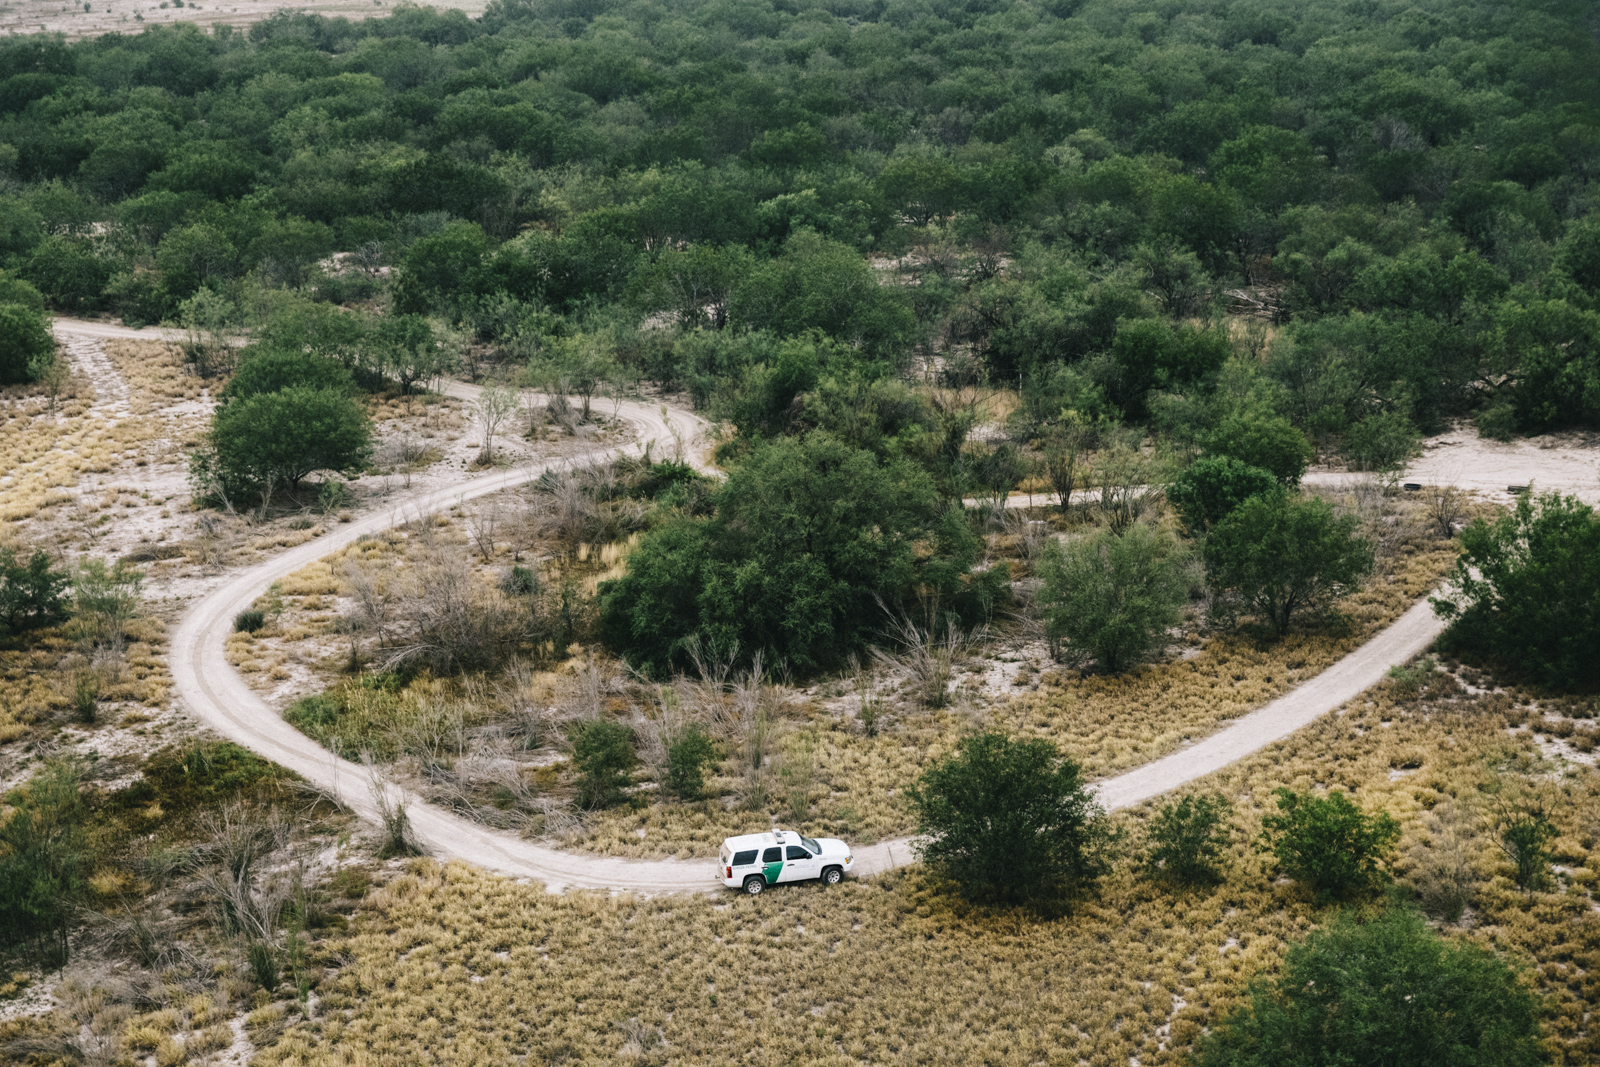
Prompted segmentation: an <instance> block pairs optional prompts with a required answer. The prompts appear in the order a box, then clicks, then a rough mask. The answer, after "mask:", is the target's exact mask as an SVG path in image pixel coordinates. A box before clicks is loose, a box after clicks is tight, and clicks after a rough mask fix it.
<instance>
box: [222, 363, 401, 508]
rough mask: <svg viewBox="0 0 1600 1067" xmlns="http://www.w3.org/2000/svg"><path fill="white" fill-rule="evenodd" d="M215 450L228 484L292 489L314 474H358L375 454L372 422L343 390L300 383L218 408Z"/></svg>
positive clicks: (224, 480)
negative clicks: (373, 450) (334, 472)
mask: <svg viewBox="0 0 1600 1067" xmlns="http://www.w3.org/2000/svg"><path fill="white" fill-rule="evenodd" d="M211 447H212V449H214V450H215V456H216V470H217V474H218V475H219V477H220V478H221V479H222V481H223V482H224V484H225V485H226V486H229V487H234V488H243V489H245V490H248V491H260V490H264V489H266V488H267V487H268V486H272V485H282V484H284V483H287V484H288V485H289V486H291V487H293V486H298V485H299V484H300V480H301V479H302V478H304V477H305V476H306V475H307V474H310V473H311V472H312V471H338V472H341V473H355V472H358V471H360V469H361V468H362V467H363V466H365V465H366V463H367V460H368V459H369V458H371V455H372V424H371V420H370V419H369V418H368V417H367V413H366V410H365V409H364V408H362V406H361V405H360V404H358V403H357V402H356V401H355V400H353V399H351V398H350V397H349V396H348V395H346V394H345V393H344V392H342V391H340V390H337V389H319V388H315V387H312V386H305V385H296V386H291V387H289V388H288V389H282V390H279V391H277V392H272V393H257V394H255V395H254V396H246V397H241V398H239V399H238V400H235V401H233V402H232V403H229V404H227V405H225V406H223V407H221V408H218V409H217V414H216V416H215V418H214V419H213V422H212V428H211ZM230 491H232V489H230Z"/></svg>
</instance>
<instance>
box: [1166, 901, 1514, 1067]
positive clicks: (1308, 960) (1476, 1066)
mask: <svg viewBox="0 0 1600 1067" xmlns="http://www.w3.org/2000/svg"><path fill="white" fill-rule="evenodd" d="M1543 1062H1545V1060H1544V1056H1543V1054H1542V1053H1541V1051H1540V1048H1539V1005H1538V1000H1537V998H1536V997H1535V996H1534V994H1533V992H1532V991H1531V990H1529V989H1528V988H1527V986H1525V985H1523V984H1522V983H1521V982H1519V981H1518V980H1517V976H1516V974H1515V973H1514V972H1513V971H1512V969H1511V968H1510V967H1509V966H1508V965H1507V964H1506V962H1505V961H1504V960H1502V959H1501V958H1499V957H1498V956H1496V955H1495V954H1494V953H1493V952H1492V951H1491V950H1489V949H1487V948H1483V947H1481V946H1479V945H1476V944H1473V943H1471V942H1467V941H1462V940H1458V939H1455V938H1448V939H1447V938H1444V937H1441V936H1440V935H1439V934H1437V933H1435V932H1434V931H1433V930H1432V929H1430V928H1429V927H1428V924H1427V923H1426V922H1425V921H1423V919H1422V917H1421V916H1419V915H1417V914H1416V913H1415V912H1412V911H1409V910H1406V909H1402V908H1392V909H1390V910H1388V911H1385V912H1384V913H1382V914H1381V915H1379V916H1377V917H1376V918H1373V919H1369V920H1366V921H1363V920H1361V919H1358V918H1356V917H1354V916H1352V915H1348V914H1346V915H1341V916H1339V917H1338V918H1336V919H1335V920H1334V922H1333V923H1332V925H1331V926H1329V927H1328V928H1327V929H1325V930H1318V931H1315V932H1313V933H1312V934H1311V935H1310V936H1309V937H1308V938H1306V940H1305V941H1303V942H1301V943H1300V944H1297V945H1294V946H1292V947H1291V948H1290V949H1289V951H1288V953H1287V954H1286V955H1285V957H1284V961H1283V966H1282V969H1281V970H1280V972H1279V974H1278V976H1277V978H1276V979H1275V980H1268V979H1266V978H1261V979H1258V980H1257V981H1256V982H1255V983H1254V984H1253V985H1252V986H1251V988H1250V991H1249V994H1248V999H1247V1001H1246V1002H1245V1003H1244V1004H1242V1005H1241V1006H1240V1007H1239V1008H1237V1009H1236V1010H1235V1011H1234V1012H1233V1013H1232V1014H1231V1015H1230V1016H1229V1017H1228V1018H1227V1019H1226V1020H1225V1021H1224V1022H1223V1024H1222V1025H1221V1026H1220V1027H1218V1028H1217V1029H1215V1030H1214V1031H1213V1032H1212V1033H1210V1034H1208V1035H1206V1036H1204V1037H1202V1038H1201V1039H1200V1042H1199V1047H1198V1050H1197V1052H1196V1055H1195V1063H1196V1067H1269V1065H1270V1067H1334V1065H1336V1064H1356V1063H1372V1064H1377V1063H1382V1064H1391V1065H1393V1067H1428V1065H1430V1064H1439V1063H1449V1064H1460V1065H1462V1067H1533V1065H1534V1064H1537V1063H1543Z"/></svg>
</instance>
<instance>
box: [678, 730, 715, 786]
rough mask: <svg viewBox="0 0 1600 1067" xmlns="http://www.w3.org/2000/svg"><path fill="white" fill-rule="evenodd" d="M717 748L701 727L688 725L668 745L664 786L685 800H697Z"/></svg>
mask: <svg viewBox="0 0 1600 1067" xmlns="http://www.w3.org/2000/svg"><path fill="white" fill-rule="evenodd" d="M715 756H716V747H715V746H714V745H713V744H712V743H711V738H709V737H707V736H706V734H705V731H704V730H701V729H700V728H699V727H698V726H691V727H689V728H688V729H687V730H684V731H683V733H681V734H680V735H678V737H677V738H675V739H674V740H673V742H672V744H670V745H668V746H667V782H666V785H667V788H668V789H670V790H672V791H673V792H674V793H676V794H678V796H680V797H683V798H684V799H685V800H699V799H700V793H701V792H702V791H703V790H704V789H705V777H706V764H708V763H710V762H711V760H712V758H713V757H715Z"/></svg>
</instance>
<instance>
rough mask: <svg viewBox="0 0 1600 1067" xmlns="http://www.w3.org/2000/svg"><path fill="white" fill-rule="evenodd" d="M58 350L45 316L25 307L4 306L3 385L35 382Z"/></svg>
mask: <svg viewBox="0 0 1600 1067" xmlns="http://www.w3.org/2000/svg"><path fill="white" fill-rule="evenodd" d="M55 350H56V339H55V337H53V336H52V335H51V333H50V325H49V323H48V322H47V321H46V320H45V317H44V315H43V314H41V313H40V312H38V311H35V310H34V309H33V308H31V307H27V306H25V305H23V304H0V385H17V384H20V383H22V382H31V381H33V380H34V378H35V377H36V376H37V374H38V371H39V368H40V367H42V366H43V365H44V363H45V361H46V360H48V359H49V358H50V357H52V356H53V355H54V354H55Z"/></svg>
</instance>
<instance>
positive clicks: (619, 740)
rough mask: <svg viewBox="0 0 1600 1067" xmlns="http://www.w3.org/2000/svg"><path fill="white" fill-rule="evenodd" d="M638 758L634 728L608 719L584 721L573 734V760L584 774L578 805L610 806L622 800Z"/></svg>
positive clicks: (579, 780) (580, 784)
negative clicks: (635, 751) (634, 741)
mask: <svg viewBox="0 0 1600 1067" xmlns="http://www.w3.org/2000/svg"><path fill="white" fill-rule="evenodd" d="M638 761H639V757H638V756H637V755H635V754H634V751H633V731H632V730H630V729H628V728H627V727H626V726H624V725H622V724H621V723H615V722H608V721H606V720H604V719H595V720H593V721H591V722H586V723H581V724H580V725H579V726H578V728H577V730H576V731H575V732H574V734H573V737H572V762H573V764H574V765H575V766H576V767H577V768H578V773H579V775H580V777H579V779H578V804H579V805H580V806H581V807H585V808H609V807H613V806H615V805H616V804H618V803H620V802H621V801H622V796H623V793H622V791H623V789H624V788H625V787H626V786H627V784H628V772H629V771H631V770H633V767H634V764H636V763H638Z"/></svg>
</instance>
